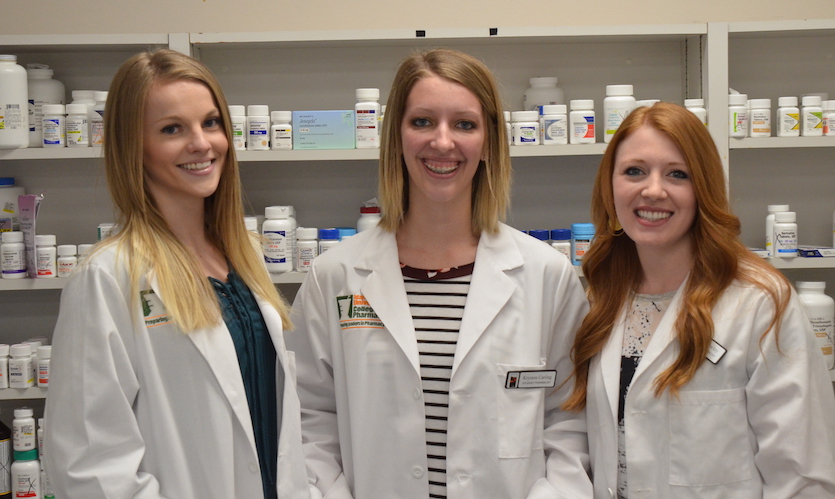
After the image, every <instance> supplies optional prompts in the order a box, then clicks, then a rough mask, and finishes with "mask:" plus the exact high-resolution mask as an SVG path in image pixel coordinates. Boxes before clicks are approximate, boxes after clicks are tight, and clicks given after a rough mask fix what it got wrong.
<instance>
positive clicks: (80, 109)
mask: <svg viewBox="0 0 835 499" xmlns="http://www.w3.org/2000/svg"><path fill="white" fill-rule="evenodd" d="M88 113H89V109H88V108H87V105H85V104H67V118H66V121H65V123H66V125H65V126H66V130H67V147H89V146H90V137H89V133H90V128H89V126H90V125H89V122H88V117H89V114H88Z"/></svg>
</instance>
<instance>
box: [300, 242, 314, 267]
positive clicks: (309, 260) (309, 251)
mask: <svg viewBox="0 0 835 499" xmlns="http://www.w3.org/2000/svg"><path fill="white" fill-rule="evenodd" d="M296 254H297V255H298V256H297V258H296V261H297V264H296V267H297V268H298V270H299V271H300V272H307V271H309V270H310V267H312V266H313V260H314V259H315V258H316V248H315V247H312V246H311V247H303V246H296Z"/></svg>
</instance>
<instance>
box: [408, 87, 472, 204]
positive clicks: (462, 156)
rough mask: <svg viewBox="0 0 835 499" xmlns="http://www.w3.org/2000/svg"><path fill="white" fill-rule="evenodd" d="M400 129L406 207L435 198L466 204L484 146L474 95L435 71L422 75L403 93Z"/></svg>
mask: <svg viewBox="0 0 835 499" xmlns="http://www.w3.org/2000/svg"><path fill="white" fill-rule="evenodd" d="M400 133H401V138H402V147H403V159H404V161H405V163H406V170H407V171H408V174H409V206H410V208H409V209H410V210H411V209H413V208H418V207H420V206H427V204H433V203H435V204H444V205H446V206H449V207H459V209H467V210H469V208H470V201H471V196H472V183H473V177H474V176H475V173H476V170H477V169H478V166H479V162H480V161H481V159H482V158H483V155H484V150H485V148H484V140H485V123H484V114H483V112H482V106H481V102H479V100H478V97H476V95H475V94H474V93H472V92H471V91H470V90H468V89H467V88H466V87H464V86H463V85H460V84H458V83H455V82H452V81H450V80H446V79H444V78H441V77H439V76H428V77H425V78H421V79H420V80H419V81H418V82H417V83H415V85H414V86H413V87H412V90H411V91H410V92H409V96H408V98H407V99H406V108H405V110H404V113H403V121H402V122H401V128H400Z"/></svg>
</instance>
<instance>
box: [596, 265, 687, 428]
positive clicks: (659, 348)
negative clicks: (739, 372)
mask: <svg viewBox="0 0 835 499" xmlns="http://www.w3.org/2000/svg"><path fill="white" fill-rule="evenodd" d="M688 278H689V276H688ZM688 278H685V279H684V282H683V283H681V286H679V288H678V290H677V291H676V294H675V295H674V296H673V299H672V301H671V302H670V306H669V307H668V308H667V311H666V312H665V313H664V316H663V317H662V318H661V322H660V323H659V324H658V327H656V328H655V332H654V333H653V335H652V338H650V341H649V345H647V348H646V350H645V351H644V355H643V357H642V358H641V362H640V363H639V364H638V368H637V370H636V371H635V375H634V376H633V378H632V382H631V385H630V389H629V390H630V393H631V392H632V391H633V390H636V393H637V391H640V390H642V389H643V388H642V387H643V386H644V385H646V384H648V383H649V384H651V383H652V382H653V381H654V380H653V379H648V378H647V375H646V373H647V371H648V370H649V371H650V372H651V373H657V372H659V370H658V369H652V370H650V367H652V365H653V364H654V363H656V362H660V361H661V357H662V354H664V353H665V352H666V351H667V350H668V349H677V348H676V346H677V343H676V342H675V339H676V338H675V321H676V319H677V318H678V313H679V309H680V308H681V295H682V292H683V290H684V288H685V286H686V285H687V281H688ZM631 305H632V301H631V300H630V301H628V302H627V303H624V305H623V307H622V309H621V312H620V314H619V315H618V319H617V321H616V322H615V324H614V326H613V327H612V333H611V334H610V335H609V339H608V341H607V342H606V345H605V346H604V347H603V351H602V352H601V353H600V369H601V371H602V373H603V386H604V387H605V389H606V397H607V399H608V400H609V409H610V411H611V414H612V420H613V421H615V423H617V417H618V413H617V411H618V405H619V404H620V365H621V356H622V351H623V335H624V334H625V330H626V312H627V310H630V309H631ZM664 357H665V358H668V357H669V355H667V356H664ZM627 396H628V395H627Z"/></svg>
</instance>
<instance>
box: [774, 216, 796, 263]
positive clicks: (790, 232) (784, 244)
mask: <svg viewBox="0 0 835 499" xmlns="http://www.w3.org/2000/svg"><path fill="white" fill-rule="evenodd" d="M796 222H797V218H796V214H795V212H793V211H782V212H779V213H775V214H774V240H773V246H772V247H773V248H774V256H775V257H777V258H794V257H796V256H797V223H796Z"/></svg>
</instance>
